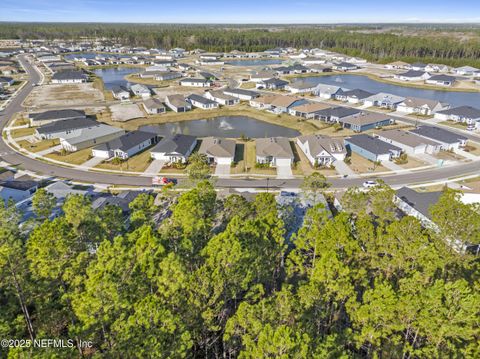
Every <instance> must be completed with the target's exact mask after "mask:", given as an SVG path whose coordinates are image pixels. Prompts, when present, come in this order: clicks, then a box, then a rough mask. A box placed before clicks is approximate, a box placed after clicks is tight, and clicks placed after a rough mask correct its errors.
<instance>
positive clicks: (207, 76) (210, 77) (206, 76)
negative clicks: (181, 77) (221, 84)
mask: <svg viewBox="0 0 480 359" xmlns="http://www.w3.org/2000/svg"><path fill="white" fill-rule="evenodd" d="M197 74H198V76H200V78H202V79H205V80H208V81H212V82H213V81H217V80H218V78H217V76H215V75H214V74H212V73H211V72H207V71H198V72H197Z"/></svg>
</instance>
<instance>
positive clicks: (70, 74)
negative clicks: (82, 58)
mask: <svg viewBox="0 0 480 359" xmlns="http://www.w3.org/2000/svg"><path fill="white" fill-rule="evenodd" d="M87 80H88V76H87V75H86V74H85V73H83V72H82V71H59V72H56V73H55V74H53V76H52V84H78V83H82V82H87Z"/></svg>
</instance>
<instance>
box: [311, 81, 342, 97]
mask: <svg viewBox="0 0 480 359" xmlns="http://www.w3.org/2000/svg"><path fill="white" fill-rule="evenodd" d="M344 91H348V90H347V89H342V88H341V87H339V86H332V85H326V84H321V83H320V84H318V85H316V86H315V89H314V90H313V94H314V95H315V96H318V97H321V98H324V99H329V98H334V97H335V96H336V95H337V94H339V93H342V92H344Z"/></svg>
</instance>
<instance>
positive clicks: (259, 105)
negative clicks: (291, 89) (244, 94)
mask: <svg viewBox="0 0 480 359" xmlns="http://www.w3.org/2000/svg"><path fill="white" fill-rule="evenodd" d="M277 96H278V95H265V96H260V97H258V98H254V99H252V100H250V102H249V105H250V106H251V107H253V108H256V109H259V110H270V109H271V108H272V102H273V100H275V99H276V98H277Z"/></svg>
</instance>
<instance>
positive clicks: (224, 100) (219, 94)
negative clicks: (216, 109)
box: [205, 90, 240, 106]
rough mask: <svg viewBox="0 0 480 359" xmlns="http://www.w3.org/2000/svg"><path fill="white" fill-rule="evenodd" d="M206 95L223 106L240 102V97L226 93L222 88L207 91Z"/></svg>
mask: <svg viewBox="0 0 480 359" xmlns="http://www.w3.org/2000/svg"><path fill="white" fill-rule="evenodd" d="M205 97H206V98H208V99H209V100H212V101H215V102H217V103H219V104H220V105H223V106H233V105H236V104H238V103H240V99H238V98H237V97H233V96H229V95H226V94H225V93H223V91H221V90H217V91H208V92H206V93H205Z"/></svg>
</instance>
